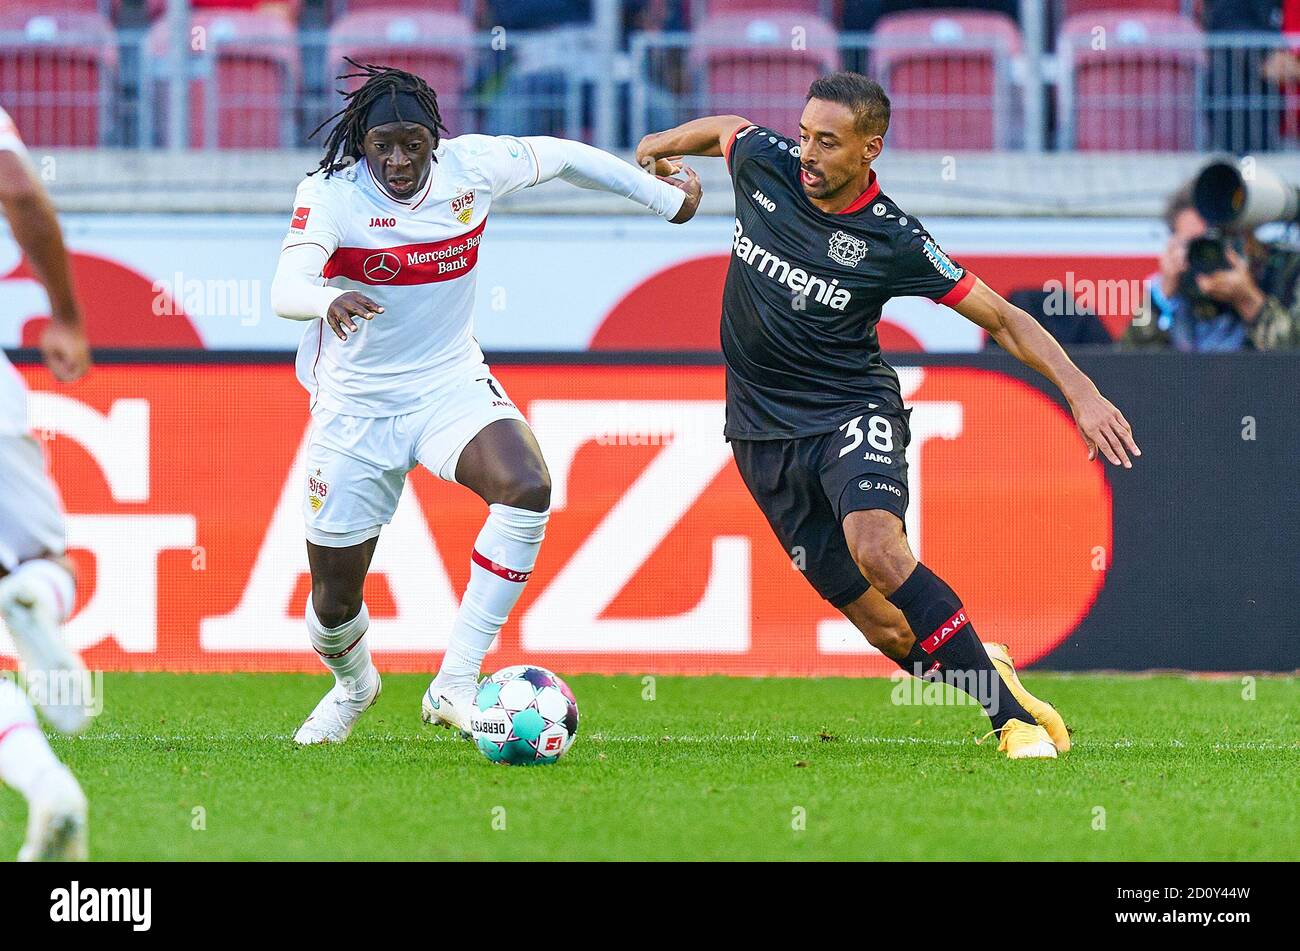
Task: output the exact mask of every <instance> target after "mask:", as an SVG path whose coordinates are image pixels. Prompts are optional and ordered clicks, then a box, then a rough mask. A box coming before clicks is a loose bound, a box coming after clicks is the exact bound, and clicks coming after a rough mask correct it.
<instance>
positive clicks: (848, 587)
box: [637, 73, 1141, 759]
mask: <svg viewBox="0 0 1300 951" xmlns="http://www.w3.org/2000/svg"><path fill="white" fill-rule="evenodd" d="M888 127H889V99H888V97H887V96H886V95H885V93H884V91H883V90H882V89H881V87H880V86H879V85H878V84H877V83H875V82H874V81H872V80H870V79H868V78H867V77H865V76H861V75H858V74H857V73H836V74H833V75H829V76H824V77H822V78H819V79H817V80H816V81H815V82H814V83H813V84H812V86H811V88H810V89H809V91H808V100H807V104H806V106H805V107H804V111H803V116H802V118H801V120H800V128H799V138H798V141H792V140H790V139H787V138H785V137H784V136H782V135H780V134H779V133H777V132H775V131H773V130H770V129H764V128H761V127H758V126H755V125H753V124H752V123H750V122H748V121H746V120H745V119H742V118H740V117H739V116H713V117H709V118H704V119H696V120H693V121H691V122H687V123H686V124H684V125H681V126H678V127H677V128H675V129H670V130H668V131H666V132H659V133H654V134H651V135H648V136H646V137H645V138H644V139H643V140H642V141H641V143H640V145H639V146H638V147H637V161H638V163H639V164H641V166H642V167H643V168H645V169H647V170H648V171H652V172H654V173H656V174H658V175H660V176H668V175H671V174H673V173H675V172H676V171H677V170H678V169H679V168H680V162H679V159H680V157H681V156H684V155H721V156H723V157H724V158H725V159H726V162H727V168H728V170H729V171H730V172H731V178H732V182H733V184H734V188H735V194H736V224H735V228H734V231H733V233H732V242H731V248H732V253H731V264H730V267H729V269H728V271H727V282H726V289H725V290H724V292H723V299H722V352H723V356H724V358H725V360H726V365H727V424H726V430H725V435H726V438H727V439H728V440H729V441H730V442H731V445H732V450H733V452H734V455H735V459H736V466H737V468H738V469H739V470H740V474H741V477H742V478H743V479H744V481H745V484H746V486H748V488H749V491H750V493H751V494H752V495H753V496H754V500H755V501H756V502H757V503H758V505H759V507H760V508H761V509H762V510H763V514H764V515H765V516H766V517H767V520H768V522H769V523H770V524H771V526H772V529H773V531H774V532H775V533H776V535H777V537H778V538H779V539H780V540H781V543H782V544H783V545H784V546H785V548H786V550H787V551H790V552H795V551H798V550H802V551H803V552H804V553H806V570H805V574H806V576H807V578H808V580H809V582H811V584H812V585H813V587H814V588H816V589H817V591H818V593H820V594H821V596H822V597H824V598H825V599H826V600H828V601H830V602H831V604H833V605H834V606H835V607H836V608H838V609H839V610H840V611H842V612H843V613H844V615H845V616H846V617H848V619H849V620H850V621H852V622H853V624H854V625H855V626H856V627H857V628H858V629H859V630H860V631H861V632H862V633H863V635H864V636H865V637H866V639H867V640H868V641H869V642H870V643H871V644H872V645H873V646H874V647H876V648H877V649H879V650H880V651H881V652H882V653H884V654H885V655H886V656H888V657H890V658H891V659H893V660H894V661H895V662H897V663H898V664H899V666H901V667H902V668H903V669H904V670H907V671H909V672H912V673H915V674H917V675H924V676H928V677H938V676H942V677H943V678H944V679H945V680H946V681H948V682H949V683H952V684H953V685H955V686H958V687H960V688H961V689H963V690H965V691H966V692H967V693H970V694H971V695H972V696H974V697H975V698H976V699H977V700H978V701H979V702H980V703H981V704H982V705H983V706H984V709H985V712H986V713H987V714H988V716H989V719H990V720H991V721H992V725H993V730H994V732H995V733H996V734H997V735H998V737H999V746H998V749H999V750H1000V751H1002V752H1004V753H1006V754H1007V755H1008V756H1009V757H1010V758H1012V759H1024V758H1051V757H1055V756H1056V754H1057V752H1058V751H1061V752H1064V751H1065V750H1068V749H1069V746H1070V736H1069V731H1068V730H1067V729H1066V726H1065V723H1064V721H1063V720H1062V719H1061V716H1060V714H1059V713H1057V712H1056V710H1055V709H1053V708H1052V706H1051V705H1050V704H1048V703H1046V702H1045V701H1042V700H1040V699H1038V698H1037V697H1034V696H1033V695H1032V694H1030V693H1029V692H1028V691H1027V690H1025V688H1024V685H1023V684H1021V683H1020V680H1019V678H1018V677H1017V676H1016V673H1015V669H1014V667H1013V666H1012V664H1011V659H1010V657H1009V656H1008V655H1007V652H1006V649H1005V648H1004V647H1003V646H1001V645H998V644H987V645H986V644H983V643H981V641H980V639H979V637H978V636H977V635H976V633H975V628H974V626H973V624H972V621H971V619H970V618H969V617H968V615H967V613H966V610H965V608H964V607H963V606H962V602H961V599H960V598H959V597H958V596H957V594H956V593H955V592H954V591H953V590H952V588H950V587H949V586H948V585H947V584H945V583H944V581H943V579H942V578H940V577H939V576H938V575H936V574H935V573H934V572H932V571H931V570H930V569H929V568H927V567H926V566H925V565H923V564H921V563H920V562H918V561H917V560H916V558H915V557H914V556H913V554H912V549H911V547H910V546H909V544H908V541H907V536H906V534H905V531H904V527H903V516H904V514H905V512H906V511H907V503H908V495H907V459H906V456H905V451H906V449H907V444H908V441H909V438H910V431H909V428H908V417H909V415H910V410H908V409H907V408H905V407H904V406H903V400H902V396H901V394H900V391H899V387H898V377H897V375H896V374H895V373H894V370H893V368H892V367H890V366H889V364H888V363H886V362H885V361H884V359H883V358H882V357H881V354H880V344H879V342H878V340H877V337H876V324H877V323H878V322H879V320H880V311H881V307H882V305H883V304H884V303H885V301H887V300H888V299H889V298H891V297H906V296H922V297H929V298H931V299H932V300H936V301H939V302H940V303H942V304H946V305H948V306H949V307H952V308H953V309H954V310H956V311H957V312H958V313H959V314H961V315H962V316H963V317H965V318H966V319H967V320H970V321H972V322H974V323H975V324H978V325H979V326H980V327H982V328H984V329H985V330H986V331H988V333H989V334H990V335H991V336H992V337H993V339H994V340H996V341H997V342H998V343H999V344H1000V345H1001V346H1002V347H1003V349H1005V350H1006V351H1007V352H1008V353H1011V354H1012V355H1013V356H1015V357H1016V358H1017V359H1019V360H1020V361H1022V362H1023V363H1025V364H1026V365H1028V366H1031V367H1033V368H1034V369H1035V370H1037V371H1038V372H1040V373H1042V374H1043V375H1044V376H1046V377H1047V378H1048V379H1049V380H1051V381H1052V382H1053V383H1055V384H1056V385H1057V386H1058V387H1059V388H1060V390H1061V392H1062V393H1063V394H1064V396H1065V398H1066V400H1067V401H1068V402H1069V404H1070V409H1071V410H1072V412H1073V413H1074V419H1075V422H1076V423H1077V424H1078V427H1079V432H1080V434H1081V435H1082V437H1083V440H1084V443H1085V444H1086V445H1087V449H1088V457H1089V458H1090V459H1092V458H1095V457H1096V455H1097V454H1098V453H1100V454H1101V455H1104V456H1105V457H1106V458H1107V459H1108V460H1110V462H1112V463H1113V464H1115V465H1117V466H1118V465H1122V466H1124V467H1126V468H1129V467H1131V465H1132V463H1131V462H1130V459H1129V457H1130V455H1132V456H1138V455H1141V453H1140V451H1139V449H1138V447H1137V444H1136V443H1135V442H1134V440H1133V432H1132V429H1131V427H1130V426H1129V424H1128V422H1127V421H1126V420H1125V419H1124V417H1123V415H1122V414H1121V413H1120V412H1119V410H1117V409H1116V408H1115V407H1114V406H1113V405H1111V403H1110V402H1109V401H1108V400H1106V399H1105V397H1103V396H1102V395H1101V393H1099V392H1098V391H1097V388H1096V386H1094V385H1093V383H1092V381H1091V380H1089V379H1088V377H1087V376H1085V375H1084V374H1083V372H1082V371H1080V370H1079V368H1078V367H1076V366H1075V365H1074V364H1073V363H1072V362H1071V361H1070V358H1069V357H1068V356H1066V354H1065V351H1063V350H1062V349H1061V347H1060V346H1059V345H1058V344H1057V343H1056V341H1055V340H1054V339H1053V338H1052V337H1051V336H1050V335H1049V334H1048V333H1047V332H1046V331H1045V330H1043V328H1042V327H1041V326H1039V324H1038V323H1037V322H1036V321H1035V320H1034V319H1033V318H1032V317H1030V316H1029V315H1028V314H1026V313H1025V312H1024V311H1022V310H1020V309H1019V308H1017V307H1013V306H1012V305H1011V304H1009V303H1007V301H1005V300H1003V299H1002V297H1000V296H999V295H998V294H996V293H995V292H994V291H992V290H990V289H989V287H988V286H987V285H986V284H984V282H982V281H981V280H979V278H977V277H976V276H975V275H974V274H971V273H970V272H969V271H967V270H965V269H964V268H963V267H962V266H961V265H960V264H958V263H956V262H955V261H953V260H952V259H951V258H949V257H948V256H947V255H946V254H945V253H944V252H943V251H942V249H940V247H939V245H938V244H937V243H936V242H935V240H934V239H933V238H932V237H931V236H930V234H929V233H928V232H927V231H926V230H925V227H924V226H923V225H922V224H921V223H920V222H919V221H918V220H917V219H916V218H914V217H913V216H911V215H909V214H907V213H906V212H904V211H902V210H901V209H900V208H899V207H898V206H897V205H895V204H894V203H893V202H892V201H891V200H890V199H889V197H888V196H886V195H885V194H884V193H883V192H882V191H881V190H880V183H879V182H878V181H877V180H876V173H875V171H873V170H872V168H871V164H872V162H873V161H875V159H876V158H877V157H878V156H879V155H880V152H881V149H882V148H883V147H884V135H885V132H886V130H887V129H888Z"/></svg>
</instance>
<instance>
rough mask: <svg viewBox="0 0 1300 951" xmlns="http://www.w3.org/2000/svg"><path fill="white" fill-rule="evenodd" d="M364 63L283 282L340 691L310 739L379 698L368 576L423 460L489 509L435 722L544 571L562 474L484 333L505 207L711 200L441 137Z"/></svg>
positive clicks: (431, 109) (324, 615)
mask: <svg viewBox="0 0 1300 951" xmlns="http://www.w3.org/2000/svg"><path fill="white" fill-rule="evenodd" d="M349 62H350V61H349ZM353 65H354V66H358V68H359V69H360V70H361V72H360V73H356V74H352V75H353V76H357V77H363V78H365V80H366V81H365V83H364V85H362V86H361V87H360V88H358V89H356V90H355V91H353V92H351V93H347V94H345V95H346V97H347V106H346V107H345V108H344V109H342V110H341V111H340V112H339V113H338V114H337V116H336V117H332V118H338V119H339V121H338V123H337V125H336V126H335V127H334V129H333V130H332V131H331V133H330V136H329V139H328V142H327V145H326V154H325V157H324V159H322V161H321V164H320V168H319V169H318V170H317V172H314V173H312V174H311V175H309V176H308V177H307V178H306V179H304V180H303V182H302V184H301V185H299V186H298V192H297V197H296V198H295V200H294V212H293V219H292V222H291V224H290V228H289V233H288V236H287V237H286V238H285V240H284V244H283V247H282V250H281V254H280V263H279V268H278V269H277V271H276V276H275V281H274V283H273V285H272V288H271V300H272V307H273V309H274V310H275V312H276V313H277V314H279V315H280V316H281V317H287V318H291V319H296V320H310V321H313V323H312V324H311V326H309V327H308V328H307V330H306V332H305V333H304V334H303V338H302V342H301V343H300V345H299V348H298V361H297V372H298V378H299V380H300V381H301V382H302V384H303V386H304V387H306V389H307V390H308V392H309V393H310V394H311V415H312V429H311V436H310V440H309V447H308V451H307V469H306V472H304V473H303V482H304V489H305V498H304V503H303V514H304V518H305V520H306V525H307V552H308V561H309V564H310V566H311V575H312V591H311V597H310V598H309V599H308V602H307V609H306V621H307V632H308V635H309V636H310V638H311V643H312V646H313V647H314V648H315V649H316V652H317V653H318V654H319V655H320V657H321V659H322V660H323V661H324V663H325V665H326V666H327V667H329V668H330V670H331V671H333V673H334V676H335V684H334V687H333V688H332V689H331V690H330V691H329V693H327V694H326V695H325V697H324V699H322V700H321V702H320V703H319V704H318V705H317V706H316V709H315V710H313V711H312V713H311V715H310V716H309V717H308V718H307V720H306V722H304V723H303V725H302V726H301V728H299V730H298V732H297V734H296V735H295V737H294V740H295V742H297V743H300V744H311V743H339V742H342V741H344V740H346V739H347V737H348V735H349V734H350V733H351V731H352V728H353V725H354V724H355V723H356V721H357V719H358V718H359V717H360V715H361V714H362V713H363V712H364V711H365V710H366V708H367V707H369V706H370V705H371V704H372V703H374V702H375V700H376V699H377V698H378V696H379V692H380V678H379V674H378V672H377V671H376V670H375V667H374V664H373V663H372V662H371V659H370V650H369V647H368V645H367V642H366V630H367V628H368V626H369V618H368V616H367V613H366V607H365V604H364V603H363V601H362V585H363V583H364V581H365V577H366V572H367V570H368V568H369V566H370V561H371V557H372V556H373V554H374V551H375V546H376V544H377V542H378V536H379V533H380V530H381V528H382V527H383V526H384V525H385V524H386V523H387V522H388V521H389V520H390V519H391V518H392V516H393V513H394V511H395V510H396V508H397V503H398V499H399V497H400V495H401V492H402V487H403V485H404V484H405V481H406V474H407V473H408V472H409V471H410V470H411V469H413V468H414V467H415V466H416V465H417V464H418V465H423V466H424V467H425V468H427V469H429V470H430V471H431V472H433V473H435V474H436V475H437V476H438V477H439V478H442V479H444V480H446V481H449V482H457V483H460V484H461V485H463V486H465V487H467V488H469V489H470V490H472V491H473V492H475V493H476V494H477V495H478V496H480V497H481V498H482V499H483V500H484V501H485V502H487V503H488V516H487V521H486V522H485V523H484V525H483V529H482V531H481V532H480V533H479V535H478V538H477V540H476V541H475V543H474V549H473V551H472V552H471V554H470V580H469V584H468V586H467V587H466V590H465V594H464V596H463V598H462V599H461V604H460V609H459V611H458V612H457V615H456V619H455V622H454V625H453V628H452V635H451V642H450V645H449V647H448V650H447V653H446V655H445V657H444V658H443V663H442V666H441V668H440V669H439V671H438V674H437V676H436V677H435V678H434V680H433V682H432V683H431V684H430V685H429V689H428V690H427V691H426V692H425V695H424V699H423V702H422V709H421V715H422V717H423V719H424V720H425V722H429V723H440V724H442V725H444V726H450V727H454V728H457V729H459V730H461V731H462V732H465V733H468V732H469V728H470V725H469V714H470V710H471V708H472V706H473V701H474V695H475V691H476V689H477V681H478V675H479V669H480V667H481V665H482V661H483V656H484V654H485V653H486V652H487V650H488V648H489V647H490V646H491V644H492V641H493V639H494V638H495V637H496V635H497V633H498V632H499V631H500V630H501V627H502V625H503V624H504V623H505V621H506V618H507V617H508V615H509V613H510V611H511V609H512V608H513V607H514V605H515V602H516V601H518V599H519V596H520V594H521V592H522V591H523V587H524V584H525V583H526V582H527V581H528V577H529V575H530V573H531V572H532V570H533V565H534V562H535V560H536V558H537V552H538V549H539V547H540V545H541V542H542V535H543V533H544V532H545V529H546V522H547V516H548V514H549V510H550V490H551V485H550V475H549V473H548V472H547V469H546V463H545V462H544V461H543V460H542V454H541V450H540V449H539V448H538V445H537V441H536V439H535V438H534V437H533V433H532V431H531V430H530V429H529V428H528V424H527V423H526V422H525V421H524V417H523V415H522V414H521V413H520V412H519V410H518V409H517V408H516V407H515V405H514V403H512V402H511V401H510V398H509V396H507V395H506V393H505V390H504V388H503V387H502V386H501V384H500V383H499V382H498V381H497V380H496V379H495V378H494V377H493V376H492V372H491V370H489V369H488V367H487V365H486V364H485V363H484V362H483V353H482V351H481V350H480V349H479V346H478V343H477V342H476V341H475V339H474V336H473V332H472V329H473V323H472V316H473V304H474V284H475V265H476V263H477V260H478V251H479V243H480V241H481V240H482V236H483V231H484V227H485V225H486V223H487V217H488V212H489V211H490V210H491V206H492V203H493V202H494V201H495V200H497V199H498V198H502V197H504V196H506V195H509V194H510V193H511V192H515V191H518V190H519V189H522V188H528V187H530V186H532V185H536V184H538V183H539V182H544V181H548V180H550V179H552V178H561V179H564V180H565V181H568V182H570V183H572V184H574V185H577V186H579V187H582V188H594V189H602V190H604V191H610V192H614V193H616V194H619V195H622V196H624V197H626V198H628V199H630V200H631V201H633V202H636V203H637V204H640V205H642V206H643V207H645V208H647V209H649V210H650V211H653V212H654V213H655V214H657V215H659V216H661V217H664V218H668V219H669V220H670V221H672V222H673V223H682V222H685V221H688V220H689V219H690V218H691V216H692V215H694V213H695V209H696V208H697V207H698V205H699V199H700V184H699V179H698V177H696V175H695V173H694V172H693V171H691V170H690V169H684V170H683V171H684V172H685V174H686V178H685V179H684V180H677V179H673V178H669V177H662V178H659V177H656V176H653V175H647V174H646V173H645V172H643V171H642V170H640V169H639V168H637V167H635V166H633V165H630V164H628V163H626V162H622V161H620V160H619V159H617V158H615V157H614V156H612V155H609V154H607V153H605V152H602V151H600V150H599V149H595V148H592V147H591V146H588V145H584V144H582V143H579V142H570V141H565V140H562V139H554V138H549V137H524V138H515V137H512V136H487V135H462V136H459V137H457V138H452V139H444V138H442V133H444V132H446V131H447V130H446V128H445V127H444V126H443V124H442V122H441V119H440V117H439V114H438V104H437V97H436V95H435V94H434V92H433V90H431V89H430V88H429V86H428V85H427V84H426V83H425V82H424V80H422V79H420V78H419V77H418V76H415V75H413V74H411V73H408V72H405V71H403V70H399V69H389V68H384V67H376V66H359V64H356V63H353ZM340 78H351V77H340ZM317 173H323V174H317Z"/></svg>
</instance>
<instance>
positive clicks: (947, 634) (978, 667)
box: [889, 562, 1034, 730]
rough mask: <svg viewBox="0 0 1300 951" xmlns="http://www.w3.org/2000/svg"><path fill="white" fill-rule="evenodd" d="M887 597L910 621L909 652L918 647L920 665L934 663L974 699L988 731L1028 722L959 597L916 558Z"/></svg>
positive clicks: (951, 681)
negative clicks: (1013, 722) (986, 718)
mask: <svg viewBox="0 0 1300 951" xmlns="http://www.w3.org/2000/svg"><path fill="white" fill-rule="evenodd" d="M889 601H890V603H892V604H893V605H894V607H896V608H898V610H900V611H902V612H903V616H904V617H905V618H907V623H908V624H909V625H911V627H912V633H913V634H915V635H916V645H915V646H914V648H913V652H915V651H916V650H918V649H919V651H920V652H921V654H923V655H924V656H925V657H926V664H925V669H927V670H928V669H929V668H930V666H931V663H933V661H938V662H939V665H938V666H939V672H940V673H942V674H943V679H944V681H945V682H946V683H949V684H951V685H952V686H954V687H957V688H958V689H959V690H963V691H965V692H966V693H968V694H970V695H971V696H972V697H974V698H975V699H976V700H978V701H979V702H980V705H981V706H982V707H984V712H985V713H987V714H988V716H989V719H990V720H992V721H993V728H994V729H998V730H1000V729H1001V728H1002V727H1003V726H1004V725H1005V724H1006V722H1007V721H1008V720H1023V721H1024V722H1025V723H1029V724H1033V722H1034V718H1033V716H1032V715H1031V714H1030V713H1029V711H1027V710H1026V709H1025V708H1024V707H1022V706H1021V705H1020V702H1019V701H1018V700H1016V698H1015V697H1014V696H1013V695H1012V693H1011V691H1010V689H1008V687H1007V685H1006V684H1005V683H1003V682H1002V677H1001V676H1000V675H999V674H998V671H997V668H996V667H994V666H993V661H991V660H989V655H988V654H987V653H985V651H984V645H983V644H981V643H980V639H979V636H978V635H977V634H976V633H975V627H974V625H972V624H971V623H970V619H969V618H968V617H967V615H966V609H965V608H963V607H962V603H961V600H960V599H959V598H958V597H957V595H956V593H954V592H953V590H952V588H950V587H948V585H947V584H945V583H944V581H943V579H942V578H940V577H939V576H938V575H936V574H935V573H934V572H933V571H931V570H930V569H929V568H927V567H925V565H923V564H921V563H920V562H917V563H916V568H915V569H914V570H913V571H912V573H911V574H910V575H908V576H907V580H906V581H904V582H903V583H902V584H901V585H900V586H899V587H898V590H897V591H895V592H894V593H893V594H891V595H889ZM910 657H911V655H909V659H910Z"/></svg>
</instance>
